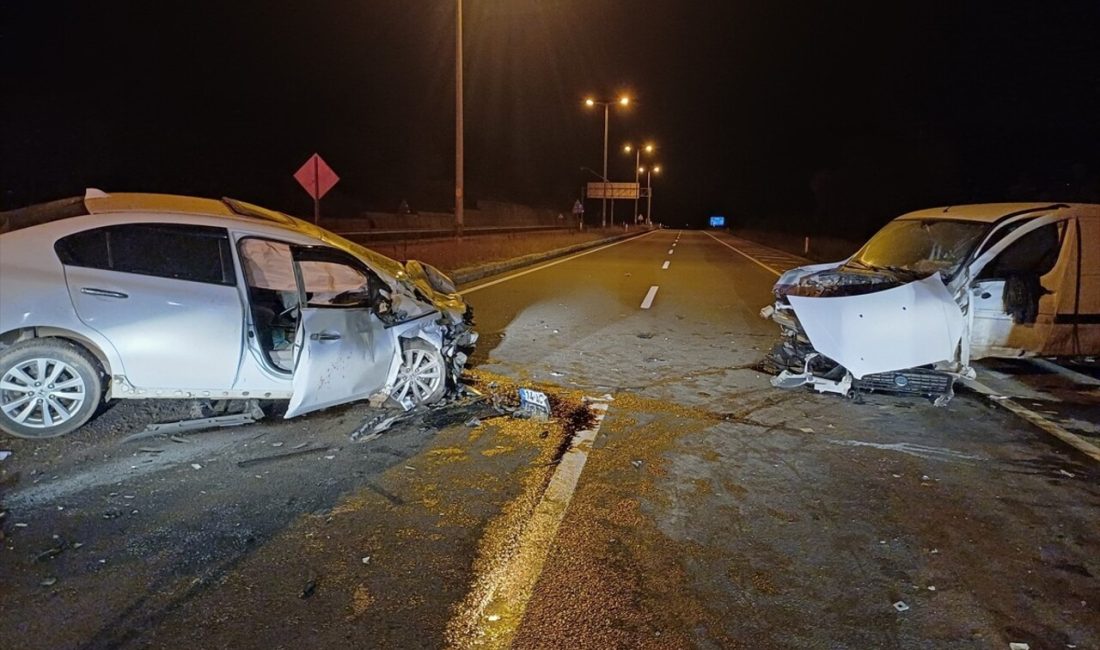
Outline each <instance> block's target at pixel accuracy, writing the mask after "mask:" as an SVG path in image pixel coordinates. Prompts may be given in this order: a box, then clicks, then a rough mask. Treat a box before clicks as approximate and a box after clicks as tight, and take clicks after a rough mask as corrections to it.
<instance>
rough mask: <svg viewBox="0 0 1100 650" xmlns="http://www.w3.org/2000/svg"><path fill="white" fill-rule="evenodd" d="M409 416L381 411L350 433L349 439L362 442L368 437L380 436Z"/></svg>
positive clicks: (403, 413)
mask: <svg viewBox="0 0 1100 650" xmlns="http://www.w3.org/2000/svg"><path fill="white" fill-rule="evenodd" d="M408 417H409V416H408V415H407V414H406V413H405V412H399V413H394V412H392V411H382V412H381V413H378V414H376V415H374V416H373V417H370V418H368V419H366V420H364V421H363V423H362V424H360V425H359V426H358V427H357V428H356V429H355V431H352V432H351V439H352V440H353V441H356V442H360V441H363V440H364V439H367V438H368V437H370V436H374V435H376V434H381V433H382V432H383V431H385V430H387V429H389V428H390V427H392V426H393V425H394V424H396V423H397V422H398V421H400V420H404V419H406V418H408Z"/></svg>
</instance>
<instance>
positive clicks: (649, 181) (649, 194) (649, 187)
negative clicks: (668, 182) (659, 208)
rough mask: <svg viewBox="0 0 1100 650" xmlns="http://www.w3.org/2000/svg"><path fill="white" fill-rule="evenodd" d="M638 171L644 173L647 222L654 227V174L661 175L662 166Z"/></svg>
mask: <svg viewBox="0 0 1100 650" xmlns="http://www.w3.org/2000/svg"><path fill="white" fill-rule="evenodd" d="M638 171H639V172H642V171H644V172H645V173H646V176H645V187H646V208H645V222H646V225H653V174H654V172H656V173H658V174H660V173H661V166H660V165H651V166H649V167H638Z"/></svg>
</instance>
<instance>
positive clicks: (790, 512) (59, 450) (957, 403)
mask: <svg viewBox="0 0 1100 650" xmlns="http://www.w3.org/2000/svg"><path fill="white" fill-rule="evenodd" d="M767 255H769V254H768V253H767V252H766V251H756V252H755V254H754V256H755V257H756V259H755V260H753V259H749V258H747V257H745V256H744V255H741V254H739V253H737V252H736V251H734V250H731V249H730V248H728V247H727V246H724V245H723V244H722V243H721V242H719V241H718V240H716V239H715V238H713V237H711V236H710V235H708V234H706V233H702V232H684V233H682V234H681V233H679V232H677V231H659V232H655V233H652V234H648V235H644V236H642V237H639V238H636V239H632V240H629V241H626V242H623V243H620V244H616V245H613V246H610V247H607V248H605V249H601V250H597V251H594V252H589V253H586V254H582V255H580V256H576V257H573V258H568V259H565V260H559V261H557V262H554V263H553V264H551V265H546V266H543V267H535V268H534V269H529V270H528V271H524V272H522V274H509V275H506V276H503V277H500V278H494V279H489V280H485V281H481V282H479V283H478V284H476V285H475V286H472V287H466V288H465V291H466V292H467V294H466V295H467V299H468V300H469V301H470V302H471V303H473V305H474V307H475V310H476V314H477V321H478V330H479V331H480V332H481V333H482V339H481V343H480V346H479V349H478V352H477V354H476V356H475V357H474V359H473V363H472V366H473V368H474V373H473V375H474V378H475V379H476V380H477V382H478V385H479V386H480V387H481V388H482V389H483V390H486V391H488V392H490V393H494V394H498V395H502V396H504V397H507V396H508V395H510V394H511V392H512V391H513V389H514V388H515V387H516V386H538V387H541V388H544V389H545V390H546V391H547V392H549V393H550V394H551V395H552V397H554V399H555V401H556V403H558V404H559V406H561V408H562V409H580V408H581V404H582V401H583V398H584V397H585V396H590V397H595V398H599V401H596V402H593V403H590V407H591V406H595V408H594V409H591V411H592V414H594V415H595V416H597V417H596V419H594V420H590V421H582V420H583V419H578V420H577V423H580V424H578V426H576V427H572V428H570V427H568V426H564V423H563V422H562V421H561V420H562V418H559V420H558V421H557V422H553V423H549V424H544V423H538V422H531V421H517V420H512V419H510V418H507V417H493V416H494V413H493V412H492V411H491V409H489V410H487V407H486V406H485V405H484V404H460V405H454V406H451V407H449V408H444V409H439V410H437V411H433V412H431V413H429V414H427V415H423V416H421V417H419V418H417V419H415V420H411V421H409V422H405V423H402V424H401V425H399V426H397V427H395V428H394V429H391V430H390V431H387V432H386V433H385V434H383V435H382V436H381V437H380V438H377V439H374V440H371V441H369V442H364V443H350V442H349V441H348V438H347V434H348V433H349V432H350V431H351V430H352V429H354V428H355V426H356V425H357V424H358V423H359V422H361V421H362V419H363V418H364V417H366V416H367V415H368V409H366V408H365V407H363V406H352V407H346V408H343V409H335V410H330V411H327V412H325V413H321V414H316V415H313V416H307V417H305V418H301V419H295V420H289V421H285V422H283V421H272V422H262V423H258V424H254V425H249V426H246V427H241V428H239V429H233V430H225V431H217V432H210V433H203V434H194V435H192V436H188V437H187V442H182V443H177V442H172V441H164V440H158V441H144V442H142V441H135V442H130V443H121V442H120V437H121V436H120V433H121V432H122V431H124V430H126V427H128V426H129V427H131V428H132V423H133V421H134V418H135V417H137V416H139V415H141V414H143V413H146V411H142V410H141V408H143V407H137V406H134V405H130V404H123V405H120V406H117V407H115V408H114V409H112V411H109V412H108V413H107V414H105V416H104V417H103V418H101V420H102V422H99V423H98V424H97V426H98V428H92V429H90V430H89V431H88V432H81V433H78V434H76V435H75V436H72V437H69V438H65V439H61V440H58V441H48V442H40V443H23V442H22V441H15V442H13V443H12V444H11V445H8V446H10V447H11V448H12V449H13V451H14V452H15V455H14V456H13V457H12V458H11V459H9V460H7V461H3V462H4V463H5V465H3V466H2V467H0V472H3V473H2V474H0V487H3V488H4V489H5V495H4V503H5V505H4V508H5V509H6V510H7V515H6V516H5V517H4V518H3V519H2V520H0V525H2V526H3V531H4V533H5V535H6V538H5V539H4V542H3V543H4V548H3V552H2V555H0V638H3V639H5V640H9V639H10V640H12V641H11V642H12V643H14V644H15V645H14V646H13V647H27V648H35V647H42V648H47V647H48V648H99V647H166V648H168V647H181V646H191V647H271V648H276V647H288V648H289V647H317V646H322V645H327V646H329V647H352V646H354V647H442V646H458V647H471V646H485V647H503V646H507V645H512V646H514V647H522V648H527V647H554V648H559V647H570V648H574V647H576V648H609V647H623V648H626V647H630V648H634V647H668V648H682V647H702V648H736V647H752V648H763V647H799V648H802V647H812V648H816V647H820V648H987V647H991V648H998V647H999V648H1005V647H1008V643H1010V642H1025V643H1029V644H1030V647H1031V648H1065V647H1071V646H1075V647H1078V648H1095V647H1100V586H1098V582H1097V579H1096V576H1097V575H1100V560H1098V559H1097V558H1100V523H1098V522H1100V489H1098V488H1097V480H1098V479H1100V471H1097V468H1096V467H1094V466H1093V465H1092V464H1089V463H1091V461H1088V460H1087V459H1085V458H1084V457H1082V456H1080V455H1079V454H1077V452H1074V451H1073V450H1070V449H1069V448H1068V447H1064V446H1063V445H1062V444H1061V443H1058V442H1057V441H1054V440H1053V439H1052V438H1050V437H1049V436H1047V435H1046V434H1044V433H1042V432H1040V431H1039V430H1037V429H1035V428H1033V427H1031V426H1030V425H1027V424H1025V423H1024V422H1023V421H1021V420H1019V419H1018V418H1016V417H1015V416H1013V415H1011V414H1009V413H1007V412H1005V411H1003V410H1001V409H998V408H996V407H995V406H993V405H992V404H991V403H990V402H989V401H988V400H986V399H985V398H982V397H980V396H977V395H973V394H967V393H961V394H960V395H958V396H957V397H956V399H955V400H953V401H952V402H951V403H950V404H949V405H948V406H947V407H945V408H934V407H932V406H931V405H930V404H928V403H927V402H926V401H924V400H920V399H915V398H913V399H909V398H894V397H887V396H872V397H869V398H867V399H866V400H865V401H864V402H863V403H853V402H849V401H846V400H843V399H841V398H839V397H837V396H831V395H816V394H813V393H810V392H804V391H801V390H799V391H782V390H778V389H774V388H772V387H771V386H770V385H769V383H768V379H769V378H768V377H767V376H766V375H764V374H761V373H760V372H757V371H756V370H754V369H753V366H754V365H755V364H756V363H757V362H758V361H759V360H760V359H761V357H762V356H763V354H764V351H765V350H767V349H768V348H769V347H770V345H771V343H772V342H773V340H774V338H775V336H776V332H775V327H774V325H773V324H771V323H769V322H766V321H764V320H762V319H760V318H759V316H758V315H757V313H758V311H759V309H760V307H761V306H763V305H765V304H768V303H769V302H770V300H771V294H770V286H771V284H772V282H773V281H774V278H775V274H774V273H773V272H772V271H771V270H769V267H771V268H775V267H776V266H777V265H780V264H782V263H783V262H784V260H783V259H780V258H781V257H782V256H779V257H778V258H775V259H770V258H767ZM666 263H667V264H666ZM654 287H655V288H656V289H654ZM604 407H606V411H604V410H603V409H604ZM562 412H564V411H562ZM604 413H606V415H603V414H604ZM559 414H560V413H559ZM601 415H603V417H602V420H600V419H599V416H601ZM473 417H477V418H478V419H477V420H471V418H473ZM576 428H579V429H582V434H578V435H579V439H578V442H577V443H576V444H575V445H574V448H573V449H572V450H570V451H567V452H565V454H564V456H562V455H561V454H562V450H563V449H564V448H565V447H566V443H567V442H568V440H569V437H570V436H571V435H573V433H574V429H576ZM583 431H587V432H588V433H587V434H584V433H583ZM303 443H305V444H306V445H307V446H308V447H309V448H312V447H314V446H317V447H319V448H320V449H319V451H317V452H316V453H312V454H307V455H302V456H296V457H293V458H290V459H283V460H277V461H272V462H266V463H262V464H257V465H248V466H247V467H244V468H242V467H240V466H239V464H238V461H248V460H249V459H253V458H257V457H258V456H261V455H265V454H271V453H273V452H280V451H282V450H286V449H293V448H294V447H296V446H298V445H301V444H303ZM5 445H7V442H5ZM246 465H247V463H246ZM196 466H197V467H196ZM20 524H23V525H20ZM55 536H56V537H55ZM58 549H59V550H58ZM55 550H56V552H55Z"/></svg>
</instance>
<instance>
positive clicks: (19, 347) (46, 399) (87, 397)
mask: <svg viewBox="0 0 1100 650" xmlns="http://www.w3.org/2000/svg"><path fill="white" fill-rule="evenodd" d="M40 379H41V380H42V381H41V382H39V380H40ZM51 379H52V381H53V383H46V382H47V380H51ZM36 384H37V385H36ZM102 401H103V380H102V374H101V371H100V368H99V364H98V363H97V362H96V360H95V359H94V358H93V357H92V355H91V354H89V353H88V352H87V351H86V350H84V349H83V348H81V347H78V346H76V345H73V344H72V343H69V342H67V341H63V340H61V339H56V338H43V339H31V340H29V341H23V342H21V343H17V344H15V345H13V346H11V347H9V348H5V349H3V350H0V431H3V432H4V433H8V434H10V435H13V436H17V437H19V438H53V437H55V436H63V435H65V434H66V433H71V432H73V431H76V430H77V429H79V428H80V427H82V426H84V424H85V423H86V422H87V421H88V420H90V419H91V418H92V416H93V415H95V414H96V412H97V411H98V409H99V407H100V404H101V403H102ZM43 405H45V407H46V408H43Z"/></svg>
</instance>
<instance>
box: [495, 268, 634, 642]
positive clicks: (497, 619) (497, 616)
mask: <svg viewBox="0 0 1100 650" xmlns="http://www.w3.org/2000/svg"><path fill="white" fill-rule="evenodd" d="M627 275H630V274H629V273H627ZM486 618H488V619H489V622H490V623H496V622H497V621H499V620H500V614H489V616H487V617H486Z"/></svg>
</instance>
